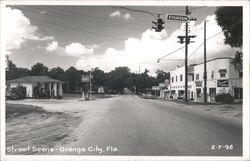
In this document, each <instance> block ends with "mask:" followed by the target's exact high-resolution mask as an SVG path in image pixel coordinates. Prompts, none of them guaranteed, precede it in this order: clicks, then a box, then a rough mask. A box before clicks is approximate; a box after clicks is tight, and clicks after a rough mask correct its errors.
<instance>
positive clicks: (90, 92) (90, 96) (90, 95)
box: [89, 70, 92, 99]
mask: <svg viewBox="0 0 250 161" xmlns="http://www.w3.org/2000/svg"><path fill="white" fill-rule="evenodd" d="M91 90H92V88H91V70H90V72H89V99H92V91H91Z"/></svg>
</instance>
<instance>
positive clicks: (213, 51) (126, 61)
mask: <svg viewBox="0 0 250 161" xmlns="http://www.w3.org/2000/svg"><path fill="white" fill-rule="evenodd" d="M203 25H204V24H203V22H202V23H200V24H196V23H194V22H193V23H190V29H191V31H190V35H197V36H196V37H195V38H194V39H192V40H193V41H195V42H194V43H190V44H189V51H188V52H189V56H190V58H189V60H188V62H189V64H192V63H201V62H202V60H203V50H204V49H203V46H202V47H200V49H199V50H197V51H196V53H195V54H193V55H192V56H191V54H192V53H194V51H195V50H196V49H197V47H198V46H200V45H201V44H202V43H203V40H204V37H203V35H204V30H203ZM184 26H185V25H184V24H181V25H180V27H179V28H178V29H176V30H175V31H174V32H172V33H171V34H168V33H167V31H166V29H164V30H163V31H162V32H154V31H153V30H146V31H144V32H143V33H142V34H141V37H140V38H133V37H130V38H128V39H127V40H126V41H125V42H124V49H123V50H117V49H115V48H108V49H106V50H105V52H104V54H103V55H92V56H90V57H87V58H86V57H81V58H80V59H79V61H78V62H77V64H76V66H77V67H78V68H81V69H90V68H93V67H99V68H100V69H102V70H104V71H106V72H108V71H110V70H113V69H114V68H115V67H118V66H128V67H129V68H130V69H131V71H133V72H136V71H138V68H139V66H140V67H141V71H143V70H144V68H147V69H149V70H150V72H151V74H154V72H155V71H156V70H157V69H162V70H165V71H169V70H171V69H173V68H174V67H175V66H176V65H183V64H184V57H185V54H184V52H185V49H184V48H183V49H182V50H179V51H178V52H175V53H174V54H172V55H169V56H168V57H166V58H164V59H179V60H181V59H183V61H176V60H175V61H173V60H172V61H171V60H162V61H160V63H157V60H158V59H159V58H161V57H163V56H164V55H167V54H169V53H171V52H172V51H175V50H176V49H178V48H180V47H182V46H184V44H179V43H177V41H178V39H177V36H178V35H183V34H184V30H183V28H184ZM221 31H222V29H221V27H220V26H218V25H217V22H216V19H215V15H212V16H208V17H207V38H209V37H211V36H213V35H215V34H217V33H219V32H221ZM224 39H225V37H224V35H223V32H221V33H220V34H219V35H217V36H215V37H213V38H210V39H209V40H207V59H208V60H209V59H213V58H216V57H222V56H228V57H232V56H233V55H234V53H235V51H234V50H233V49H232V48H231V47H230V46H229V45H225V44H224Z"/></svg>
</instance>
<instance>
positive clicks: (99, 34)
mask: <svg viewBox="0 0 250 161" xmlns="http://www.w3.org/2000/svg"><path fill="white" fill-rule="evenodd" d="M24 10H27V9H24ZM30 12H35V11H31V10H30ZM35 13H37V12H35ZM29 18H30V19H32V20H35V21H40V22H43V23H47V24H50V25H56V26H59V27H63V28H67V29H70V30H72V31H76V30H77V31H81V32H85V33H87V34H93V35H97V36H101V37H105V38H114V39H116V40H124V39H123V38H118V37H114V36H112V35H108V34H101V33H97V32H92V31H89V30H88V31H86V30H83V29H79V28H75V27H71V26H67V25H63V24H57V23H54V22H50V21H46V20H41V19H37V18H34V17H29Z"/></svg>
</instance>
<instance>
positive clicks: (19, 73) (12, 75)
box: [6, 60, 30, 80]
mask: <svg viewBox="0 0 250 161" xmlns="http://www.w3.org/2000/svg"><path fill="white" fill-rule="evenodd" d="M29 75H30V70H29V69H27V68H18V67H16V65H15V64H14V63H13V62H12V61H11V60H9V70H8V71H6V80H11V79H16V78H20V77H25V76H29Z"/></svg>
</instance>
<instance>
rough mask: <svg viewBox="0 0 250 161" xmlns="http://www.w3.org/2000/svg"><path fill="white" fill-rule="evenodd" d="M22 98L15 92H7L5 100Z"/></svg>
mask: <svg viewBox="0 0 250 161" xmlns="http://www.w3.org/2000/svg"><path fill="white" fill-rule="evenodd" d="M17 99H20V97H19V96H18V95H16V94H14V93H7V94H6V96H5V100H17Z"/></svg>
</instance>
